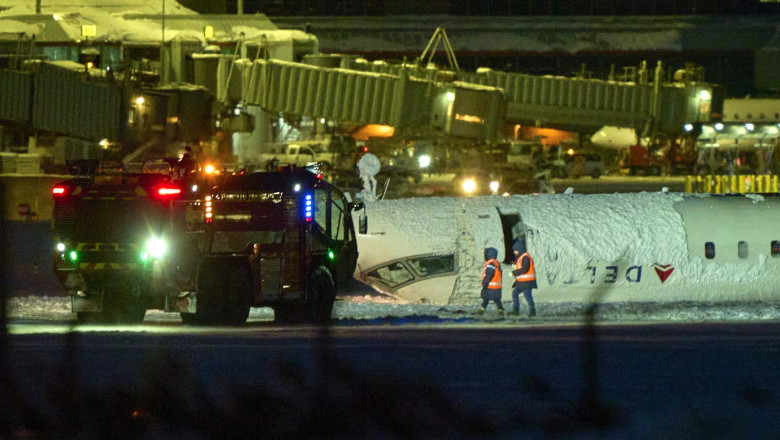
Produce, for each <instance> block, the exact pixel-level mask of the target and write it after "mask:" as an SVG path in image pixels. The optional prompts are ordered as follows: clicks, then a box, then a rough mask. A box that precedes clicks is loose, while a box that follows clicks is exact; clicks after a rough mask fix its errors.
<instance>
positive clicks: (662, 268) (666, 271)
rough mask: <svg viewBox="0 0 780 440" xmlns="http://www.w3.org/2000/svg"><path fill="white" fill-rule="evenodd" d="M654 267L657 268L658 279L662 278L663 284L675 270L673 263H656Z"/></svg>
mask: <svg viewBox="0 0 780 440" xmlns="http://www.w3.org/2000/svg"><path fill="white" fill-rule="evenodd" d="M653 269H655V273H656V274H657V275H658V279H660V280H661V284H663V283H664V282H665V281H666V279H667V278H669V275H671V274H672V272H674V266H672V265H671V264H654V265H653Z"/></svg>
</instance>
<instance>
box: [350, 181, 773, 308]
mask: <svg viewBox="0 0 780 440" xmlns="http://www.w3.org/2000/svg"><path fill="white" fill-rule="evenodd" d="M366 214H367V215H368V233H367V234H359V235H358V249H359V258H358V267H357V270H356V273H355V278H357V279H359V280H360V281H362V282H364V283H366V284H368V285H370V286H372V287H373V288H374V289H376V290H378V291H380V292H383V293H386V294H388V295H392V296H394V297H397V298H399V299H403V300H407V301H411V302H431V303H437V304H459V303H471V304H474V303H475V302H476V301H477V299H478V298H479V293H480V279H481V270H482V264H483V262H484V258H483V249H484V248H486V247H494V248H496V249H498V251H499V256H498V259H499V260H500V261H502V262H503V263H504V264H503V272H504V278H503V285H504V289H503V291H504V298H505V299H508V298H509V297H510V292H511V290H512V287H511V286H512V281H513V277H512V275H511V270H512V268H511V261H510V260H509V259H507V258H506V255H507V254H508V253H509V254H510V256H511V244H512V241H513V240H514V239H515V238H516V237H525V239H526V243H527V247H528V251H529V253H530V254H531V256H532V257H533V258H534V261H535V265H536V273H537V283H538V285H539V288H538V289H536V290H535V291H534V297H535V299H536V300H537V301H538V302H567V301H584V302H591V301H593V302H620V301H640V302H657V301H662V302H670V301H689V300H690V301H693V300H695V301H760V300H770V299H773V300H777V299H778V298H780V289H778V287H777V286H778V284H779V283H780V197H775V196H772V195H768V196H762V195H694V194H680V193H666V192H658V193H624V194H617V193H616V194H592V195H585V194H539V195H518V196H509V197H502V196H484V197H463V198H454V197H442V198H439V197H431V198H412V199H397V200H384V201H378V202H368V203H366Z"/></svg>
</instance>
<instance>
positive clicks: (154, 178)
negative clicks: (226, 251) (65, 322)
mask: <svg viewBox="0 0 780 440" xmlns="http://www.w3.org/2000/svg"><path fill="white" fill-rule="evenodd" d="M72 165H73V173H74V174H75V175H74V177H73V178H72V179H70V180H66V181H64V182H60V183H58V184H57V185H55V186H54V187H53V189H52V193H53V197H54V212H53V222H52V232H53V239H54V243H55V248H56V249H55V252H54V272H55V274H56V276H57V279H58V280H59V282H60V284H61V286H62V287H63V288H64V289H66V290H67V291H68V292H69V294H70V297H71V306H72V310H73V311H74V312H76V314H77V315H78V318H79V320H80V321H82V322H100V323H137V322H141V321H143V318H144V315H145V313H146V310H147V309H149V308H164V307H165V304H166V302H168V298H169V296H172V297H176V296H178V295H179V292H180V291H181V289H182V288H187V287H188V286H189V285H191V284H192V281H191V279H192V273H191V272H192V269H191V268H192V267H194V264H195V261H194V259H193V253H192V251H193V250H194V243H191V242H187V241H186V239H188V235H187V234H182V233H181V231H185V230H186V229H187V218H186V213H187V208H188V206H189V205H190V204H191V202H192V201H194V200H197V199H199V198H200V197H202V195H203V193H204V191H205V190H206V189H208V188H210V187H211V186H213V185H214V184H216V183H218V182H214V181H213V180H214V177H213V176H206V175H205V174H202V173H200V172H191V173H189V172H188V173H180V171H179V170H177V166H176V165H177V164H176V159H155V160H148V161H146V162H144V163H142V164H128V165H126V166H122V165H117V166H115V167H111V166H107V165H106V164H100V163H98V162H97V161H78V162H75V163H74V164H72Z"/></svg>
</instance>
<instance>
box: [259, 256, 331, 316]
mask: <svg viewBox="0 0 780 440" xmlns="http://www.w3.org/2000/svg"><path fill="white" fill-rule="evenodd" d="M335 299H336V285H335V283H334V282H333V277H332V276H331V274H330V271H329V270H328V269H327V268H326V267H324V266H320V267H319V268H317V269H316V270H315V271H314V272H313V273H312V274H311V276H310V277H309V283H308V291H307V292H306V299H305V301H304V302H289V303H284V304H278V305H275V306H274V308H273V309H274V321H275V322H277V323H279V324H300V323H307V324H318V325H327V324H328V323H330V318H331V314H332V312H333V302H334V301H335Z"/></svg>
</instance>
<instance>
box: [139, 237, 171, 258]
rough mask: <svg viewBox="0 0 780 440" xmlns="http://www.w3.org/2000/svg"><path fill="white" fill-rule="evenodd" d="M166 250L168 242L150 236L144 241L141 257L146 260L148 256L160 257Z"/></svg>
mask: <svg viewBox="0 0 780 440" xmlns="http://www.w3.org/2000/svg"><path fill="white" fill-rule="evenodd" d="M167 251H168V244H167V243H166V242H165V240H164V239H162V238H159V237H152V238H150V239H149V240H147V242H146V248H145V249H144V251H143V252H142V253H141V259H142V260H144V261H146V260H147V259H149V258H157V259H159V258H162V257H163V255H165V253H166V252H167Z"/></svg>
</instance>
